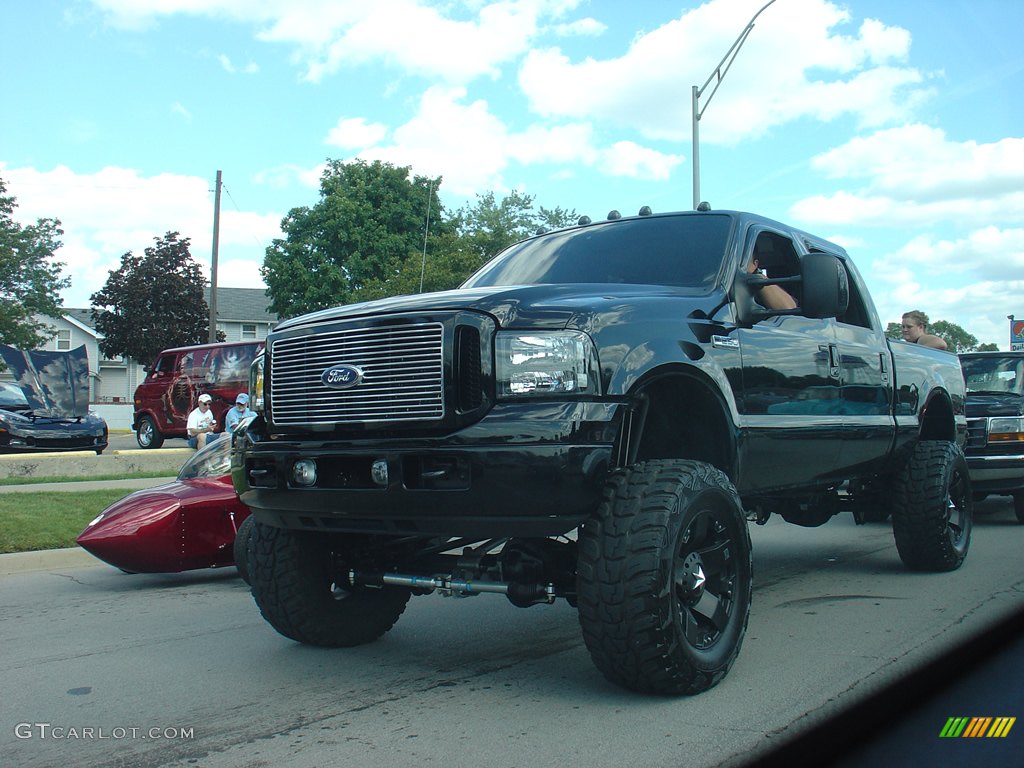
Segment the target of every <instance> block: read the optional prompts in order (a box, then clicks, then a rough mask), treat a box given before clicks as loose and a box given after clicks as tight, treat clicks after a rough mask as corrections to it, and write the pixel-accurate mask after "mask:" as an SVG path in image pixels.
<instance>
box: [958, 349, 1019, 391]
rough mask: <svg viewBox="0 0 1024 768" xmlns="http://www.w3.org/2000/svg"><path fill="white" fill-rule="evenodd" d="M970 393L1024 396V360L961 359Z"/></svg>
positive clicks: (1010, 358)
mask: <svg viewBox="0 0 1024 768" xmlns="http://www.w3.org/2000/svg"><path fill="white" fill-rule="evenodd" d="M960 364H961V366H962V367H963V371H964V382H965V383H966V384H967V391H968V392H1006V393H1010V394H1015V395H1024V358H1022V357H964V358H961V359H960Z"/></svg>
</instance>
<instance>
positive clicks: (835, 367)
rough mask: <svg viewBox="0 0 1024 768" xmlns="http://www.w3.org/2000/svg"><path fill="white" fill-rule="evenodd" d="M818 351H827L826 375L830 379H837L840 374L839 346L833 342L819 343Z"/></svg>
mask: <svg viewBox="0 0 1024 768" xmlns="http://www.w3.org/2000/svg"><path fill="white" fill-rule="evenodd" d="M818 351H820V352H826V351H827V352H828V377H829V378H830V379H836V380H838V379H839V374H840V371H839V369H840V361H841V359H842V358H841V357H840V355H839V347H838V346H836V345H835V344H819V345H818Z"/></svg>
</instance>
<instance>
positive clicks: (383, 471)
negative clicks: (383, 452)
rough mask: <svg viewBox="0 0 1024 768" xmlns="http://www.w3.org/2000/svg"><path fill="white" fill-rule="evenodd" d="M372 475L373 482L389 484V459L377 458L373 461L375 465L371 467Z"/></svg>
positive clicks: (383, 484)
mask: <svg viewBox="0 0 1024 768" xmlns="http://www.w3.org/2000/svg"><path fill="white" fill-rule="evenodd" d="M370 477H372V478H373V482H375V483H376V484H377V485H382V486H385V487H386V486H387V484H388V461H387V459H377V460H376V461H374V462H373V466H371V467H370Z"/></svg>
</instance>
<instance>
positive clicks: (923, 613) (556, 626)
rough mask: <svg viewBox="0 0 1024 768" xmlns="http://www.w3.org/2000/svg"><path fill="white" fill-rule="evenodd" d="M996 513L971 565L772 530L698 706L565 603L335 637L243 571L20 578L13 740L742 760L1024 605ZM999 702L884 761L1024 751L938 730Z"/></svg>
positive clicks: (0, 733) (387, 758)
mask: <svg viewBox="0 0 1024 768" xmlns="http://www.w3.org/2000/svg"><path fill="white" fill-rule="evenodd" d="M980 506H981V507H982V508H983V510H984V512H985V514H983V515H979V517H978V520H977V522H976V526H975V531H974V540H973V543H972V547H971V551H970V554H969V556H968V558H967V561H966V563H965V564H964V566H963V567H962V568H961V569H960V570H958V571H955V572H952V573H946V574H918V573H910V572H908V571H906V570H904V568H903V567H902V565H901V563H900V561H899V558H898V556H897V554H896V550H895V546H894V544H893V541H892V534H891V531H890V530H889V528H888V526H886V525H884V524H869V525H866V526H861V527H856V526H854V525H853V523H852V520H851V519H850V517H849V516H848V515H845V516H842V517H840V518H837V519H835V520H833V521H832V522H830V523H829V524H826V525H825V526H822V527H821V528H815V529H804V528H797V527H794V526H790V525H787V524H785V523H782V522H777V521H775V520H773V521H771V522H769V524H768V525H766V526H762V527H754V528H753V530H752V536H753V541H754V564H755V591H754V604H753V611H752V614H751V619H750V626H749V629H748V632H747V636H746V640H745V642H744V645H743V649H742V651H741V652H740V657H739V660H738V661H737V663H736V665H735V666H734V667H733V669H732V671H731V672H730V673H729V675H728V676H727V677H726V678H725V680H724V681H723V682H722V683H721V684H719V685H718V686H717V687H716V688H714V689H712V690H711V691H709V692H707V693H704V694H702V695H699V696H696V697H692V698H659V697H647V696H639V695H636V694H633V693H630V692H627V691H624V690H621V689H618V688H616V687H614V686H612V685H610V684H608V683H606V682H605V681H604V680H603V678H602V677H601V676H600V674H599V673H598V672H597V671H596V670H595V668H594V667H593V666H592V665H591V663H590V660H589V657H588V655H587V652H586V649H585V648H584V646H583V643H582V640H581V638H580V632H579V627H578V624H577V620H576V616H575V612H574V611H573V610H572V609H571V608H570V607H569V606H568V605H566V604H565V603H559V604H556V605H554V606H536V607H533V608H529V609H519V608H515V607H513V606H511V605H510V604H509V603H508V602H507V601H506V600H505V599H504V598H501V597H498V596H479V597H474V598H467V599H445V598H441V597H437V596H425V597H417V598H414V599H413V600H412V601H411V603H410V605H409V608H408V610H407V611H406V613H405V615H404V616H403V617H402V618H401V619H400V620H399V622H398V624H397V625H396V626H395V628H394V629H393V630H392V631H391V632H390V633H388V634H387V635H386V636H385V637H384V639H382V640H381V641H379V642H377V643H374V644H371V645H368V646H363V647H360V648H355V649H349V650H322V649H316V648H309V647H304V646H301V645H298V644H296V643H293V642H291V641H289V640H286V639H285V638H283V637H281V636H279V635H277V634H276V633H275V632H274V631H273V630H272V629H271V628H270V627H269V625H267V624H266V623H264V622H263V620H262V619H261V618H260V616H259V612H258V610H257V608H256V607H255V605H254V603H253V601H252V599H251V597H250V596H249V595H248V591H247V589H246V587H245V585H244V583H243V582H242V581H241V580H240V579H238V578H237V577H236V576H235V573H234V570H233V569H222V570H220V571H197V572H193V573H189V574H178V575H135V576H128V575H125V574H122V573H120V572H119V571H116V570H114V569H112V568H109V567H107V566H103V565H98V566H96V567H76V568H58V569H57V570H51V571H47V572H37V573H21V574H13V575H9V576H6V577H0V647H3V649H4V665H3V670H4V671H3V678H2V680H3V688H4V695H3V696H2V698H0V755H3V764H5V765H16V766H19V767H21V768H31V767H32V766H54V765H65V764H71V765H75V766H79V767H86V766H119V765H123V766H133V767H137V768H155V767H156V766H174V767H176V768H185V767H186V766H197V765H199V766H204V768H206V767H210V768H221V767H225V766H230V767H232V768H235V767H236V766H237V767H242V766H245V767H247V768H256V767H258V766H285V765H287V766H289V767H292V766H294V767H295V768H313V767H314V766H317V767H319V766H351V768H405V767H406V766H408V768H423V767H425V766H445V768H461V766H467V767H469V766H472V768H481V767H482V768H490V767H491V766H499V767H502V768H504V767H506V766H507V767H508V768H513V767H522V768H538V767H541V768H542V767H545V766H552V767H555V766H557V767H558V768H563V767H564V766H565V765H585V766H588V768H605V767H606V766H607V767H608V768H612V767H614V768H620V767H621V766H641V765H642V766H645V768H648V767H649V768H654V767H656V766H665V767H666V768H667V767H669V766H671V767H672V768H677V767H678V766H692V767H695V768H703V767H704V766H733V765H740V764H743V763H744V762H745V761H747V760H749V759H750V758H751V757H752V756H755V755H757V754H759V753H760V752H761V751H762V750H766V749H768V748H770V747H772V746H775V745H779V744H782V743H784V742H785V740H786V739H787V738H789V737H790V736H792V735H794V734H797V733H799V732H800V731H802V730H804V729H806V728H809V727H811V726H813V725H815V724H817V723H820V722H821V721H823V720H824V719H825V718H826V717H827V716H829V715H831V714H834V713H835V712H837V711H840V710H841V709H843V708H845V707H847V706H850V705H852V704H854V703H856V702H858V701H861V700H863V698H864V697H866V696H869V695H870V694H872V693H875V692H878V691H880V690H882V689H883V687H884V686H885V685H887V684H889V683H891V682H893V681H895V680H898V679H900V678H901V677H903V676H905V675H906V674H908V673H909V672H911V671H913V670H916V669H919V668H920V667H921V665H922V664H924V663H925V662H926V661H927V660H928V659H930V658H934V657H935V655H936V654H938V653H940V652H942V651H944V650H947V649H950V648H952V647H954V646H955V645H956V644H958V643H960V642H961V641H963V640H965V639H967V638H969V637H971V636H975V635H978V634H980V633H984V632H985V631H986V629H987V628H989V627H991V626H992V625H993V624H994V623H995V622H997V621H998V620H999V619H1001V618H1002V617H1004V616H1006V615H1007V614H1009V613H1011V612H1013V611H1016V610H1021V609H1024V573H1022V571H1021V568H1020V551H1021V542H1022V541H1024V526H1021V525H1019V524H1018V523H1017V522H1016V520H1015V519H1014V516H1013V511H1012V508H1011V507H1010V505H1009V503H1008V500H994V501H993V500H990V501H986V502H984V503H983V504H982V505H980ZM955 666H957V665H956V664H954V665H953V667H954V668H955ZM951 669H952V668H951ZM1007 685H1012V683H1011V682H1010V681H1009V680H1008V681H1007ZM989 692H990V693H995V691H993V690H992V689H991V688H990V689H989ZM985 695H986V694H985V690H982V691H981V693H980V694H979V696H980V699H976V700H973V701H972V700H969V699H961V700H959V702H958V705H959V706H954V707H952V709H954V710H957V711H950V712H948V713H945V714H942V713H941V712H940V714H938V715H935V716H934V719H935V720H936V721H935V722H931V720H930V719H929V718H925V722H924V723H923V725H920V726H917V728H916V730H914V729H913V728H912V729H911V731H910V732H909V733H908V734H906V735H905V736H904V737H903V738H904V742H903V743H904V744H905V745H906V747H907V754H906V762H885V761H882V762H879V761H878V760H877V758H876V759H875V762H874V765H880V766H885V765H906V766H911V765H913V766H917V765H920V764H922V763H921V762H920V757H919V751H920V750H919V748H920V747H923V746H925V745H927V746H929V747H931V748H935V747H936V745H938V747H941V748H946V747H948V749H949V750H950V754H952V752H953V751H954V750H956V751H958V752H959V753H962V754H965V755H966V756H967V758H968V759H969V760H971V761H973V762H964V763H958V762H956V761H953V760H948V761H944V762H943V763H942V764H944V765H960V764H963V765H981V764H985V765H988V766H992V765H1003V764H1005V765H1009V764H1010V763H1000V762H999V759H998V757H993V755H998V753H996V752H993V750H994V749H995V748H997V747H1011V746H1012V747H1015V748H1016V749H1017V750H1018V751H1017V752H1016V753H1015V754H1017V755H1019V754H1022V752H1021V751H1019V749H1020V747H1019V745H1020V743H1021V742H1020V740H1019V739H1020V738H1024V728H1022V727H1020V726H1018V730H1017V731H1015V732H1014V733H1013V734H1011V736H1017V737H1018V740H1017V741H1016V742H1015V743H1011V740H1010V739H1006V740H1004V741H1003V742H1002V743H1000V744H996V743H995V742H997V741H999V740H992V739H989V740H983V739H969V740H961V741H960V742H959V743H957V744H952V743H951V741H957V740H939V739H938V738H937V735H938V733H939V731H940V730H941V728H942V727H943V724H944V722H945V718H946V717H947V716H951V715H1000V714H1011V715H1017V714H1024V712H992V711H987V707H989V706H990V705H991V704H992V701H990V700H988V699H986V698H985ZM1021 709H1024V704H1022V706H1021ZM942 711H943V712H944V711H945V710H942ZM88 728H91V729H92V730H91V731H88V734H87V735H86V731H85V729H88ZM58 729H59V731H58ZM132 729H136V730H132ZM154 729H155V730H154ZM58 733H59V737H58V735H56V734H58ZM157 737H159V738H157ZM886 754H887V756H888V757H891V758H893V759H894V760H895V759H896V758H898V757H899V755H893V754H890V753H888V752H887V753H886ZM935 764H937V763H935Z"/></svg>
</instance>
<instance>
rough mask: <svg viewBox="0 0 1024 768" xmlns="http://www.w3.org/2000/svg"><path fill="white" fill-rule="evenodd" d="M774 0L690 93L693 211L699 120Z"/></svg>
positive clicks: (697, 195)
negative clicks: (702, 81)
mask: <svg viewBox="0 0 1024 768" xmlns="http://www.w3.org/2000/svg"><path fill="white" fill-rule="evenodd" d="M774 2H775V0H768V2H767V3H765V4H764V6H762V8H761V10H760V11H758V12H757V13H755V14H754V16H753V17H752V18H751V19H750V21H749V22H747V26H746V27H744V29H743V31H742V32H740V36H739V37H737V38H736V42H735V43H733V44H732V47H731V48H730V49H729V50H728V51H726V54H725V56H723V57H722V60H721V61H720V62H719V63H718V66H717V67H715V69H714V70H713V71H712V72H711V74H710V75H708V79H707V80H705V81H704V85H702V86H701V87H700V88H698V87H697V86H696V85H695V86H693V89H692V91H691V93H690V107H691V108H692V110H693V128H692V136H693V159H692V162H691V164H692V165H693V210H697V206H698V205H700V140H699V138H698V133H699V131H700V119H701V118H702V117H703V116H704V110H706V109H707V108H708V104H710V103H711V99H712V98H713V97H714V95H715V92H716V91H717V90H718V86H720V85H721V84H722V79H723V78H724V77H725V73H726V72H728V71H729V67H731V66H732V63H733V62H734V61H735V60H736V55H737V54H738V53H739V52H740V48H742V47H743V44H744V43H745V42H746V41H747V36H748V35H749V34H750V32H751V30H753V29H754V21H755V20H756V19H757V17H758V16H760V15H761V14H762V13H764V9H765V8H767V7H768V6H769V5H771V4H772V3H774ZM712 80H714V81H715V87H714V88H712V89H711V93H710V94H708V100H707V101H706V102H704V109H701V107H700V97H701V96H703V95H704V91H706V90H707V87H708V86H709V85H711V81H712Z"/></svg>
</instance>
